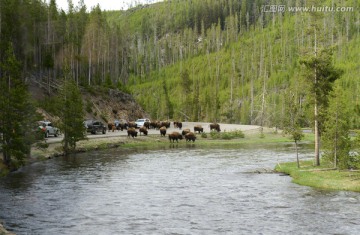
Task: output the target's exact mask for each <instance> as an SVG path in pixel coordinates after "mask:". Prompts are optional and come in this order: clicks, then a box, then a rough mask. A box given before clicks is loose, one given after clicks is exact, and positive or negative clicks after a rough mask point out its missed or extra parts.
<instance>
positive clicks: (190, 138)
mask: <svg viewBox="0 0 360 235" xmlns="http://www.w3.org/2000/svg"><path fill="white" fill-rule="evenodd" d="M185 140H186V142H188V141H192V142H195V140H196V136H195V134H194V132H189V133H187V134H186V135H185Z"/></svg>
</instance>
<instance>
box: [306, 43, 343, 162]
mask: <svg viewBox="0 0 360 235" xmlns="http://www.w3.org/2000/svg"><path fill="white" fill-rule="evenodd" d="M301 63H302V64H303V65H304V66H305V68H306V71H305V73H306V74H305V79H306V82H307V84H309V90H310V94H311V95H312V99H313V105H314V117H313V119H314V129H315V164H316V165H317V166H319V165H320V149H319V147H320V136H321V132H322V131H323V125H324V115H325V114H326V111H327V108H328V95H329V93H330V92H331V91H332V87H333V83H334V82H335V81H336V80H337V79H338V78H340V75H341V73H342V71H341V70H339V69H337V68H335V67H334V65H333V61H332V51H331V50H329V49H323V50H321V51H320V52H319V53H316V54H315V55H314V56H312V57H310V58H308V59H304V60H301Z"/></svg>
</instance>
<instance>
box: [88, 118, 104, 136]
mask: <svg viewBox="0 0 360 235" xmlns="http://www.w3.org/2000/svg"><path fill="white" fill-rule="evenodd" d="M84 125H85V127H86V132H90V133H91V134H96V133H98V132H101V133H103V134H106V126H105V125H104V123H102V122H101V121H99V120H86V121H84Z"/></svg>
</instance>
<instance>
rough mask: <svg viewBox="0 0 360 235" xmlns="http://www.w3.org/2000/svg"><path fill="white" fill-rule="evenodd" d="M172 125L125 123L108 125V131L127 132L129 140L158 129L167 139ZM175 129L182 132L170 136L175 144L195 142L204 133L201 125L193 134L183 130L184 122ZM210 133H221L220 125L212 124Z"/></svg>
mask: <svg viewBox="0 0 360 235" xmlns="http://www.w3.org/2000/svg"><path fill="white" fill-rule="evenodd" d="M170 125H171V123H170V122H169V121H154V122H145V123H144V125H143V126H141V127H138V126H137V125H136V123H135V122H123V123H120V122H118V123H108V130H109V131H113V132H114V131H115V130H119V131H120V130H121V131H123V130H127V134H128V138H130V137H132V138H135V137H137V136H138V133H139V135H140V136H141V135H145V136H146V135H148V130H149V129H157V130H159V132H160V136H161V137H166V132H167V129H168V128H169V127H170ZM173 125H174V128H179V130H182V132H181V133H180V132H177V131H173V132H171V133H169V134H168V137H169V141H170V142H172V143H174V142H175V141H176V142H179V140H182V139H185V140H186V142H191V141H192V142H195V140H196V135H195V133H198V134H200V133H203V132H204V128H203V127H202V126H201V125H196V126H194V131H193V132H192V131H191V130H190V129H189V128H185V129H182V127H183V125H182V122H174V123H173ZM209 127H210V131H217V132H220V131H221V130H220V125H219V124H218V123H211V124H210V126H209Z"/></svg>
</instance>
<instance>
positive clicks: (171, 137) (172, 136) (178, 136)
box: [169, 131, 183, 143]
mask: <svg viewBox="0 0 360 235" xmlns="http://www.w3.org/2000/svg"><path fill="white" fill-rule="evenodd" d="M182 138H183V137H182V135H181V134H180V133H179V132H176V131H174V132H172V133H171V134H169V140H170V142H173V143H174V142H175V140H176V142H179V140H182Z"/></svg>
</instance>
